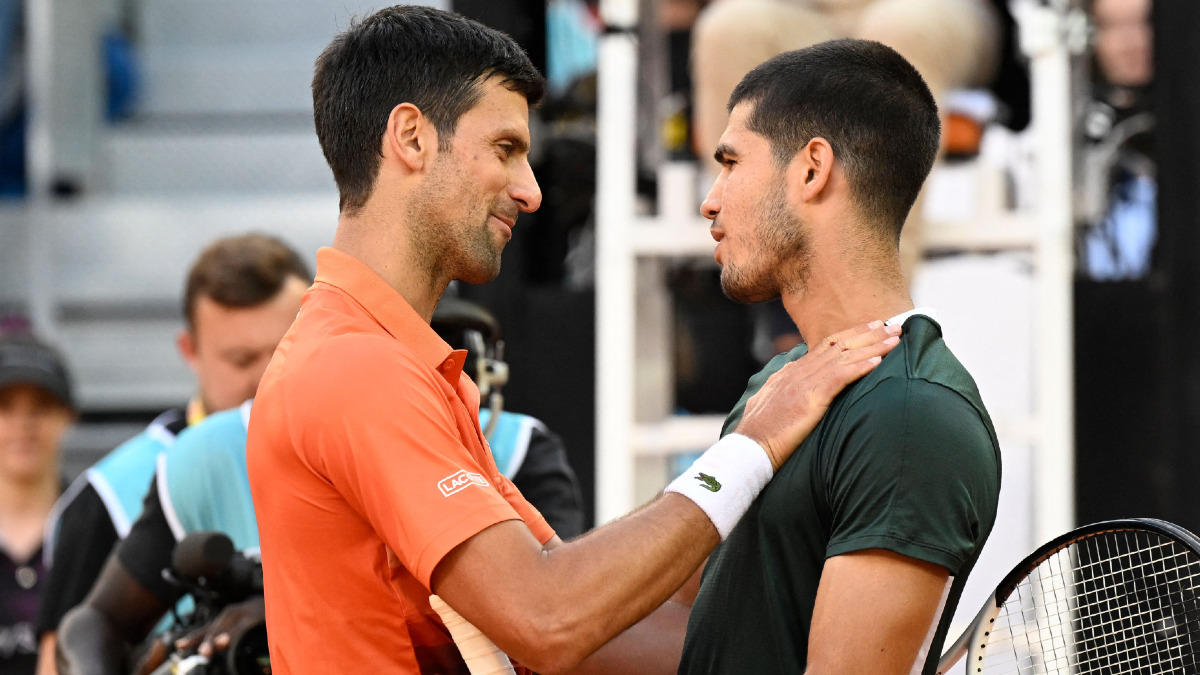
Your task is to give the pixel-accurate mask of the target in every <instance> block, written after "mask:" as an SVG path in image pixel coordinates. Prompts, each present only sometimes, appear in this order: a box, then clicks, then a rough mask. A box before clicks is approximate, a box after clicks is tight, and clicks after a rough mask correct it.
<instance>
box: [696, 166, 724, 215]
mask: <svg viewBox="0 0 1200 675" xmlns="http://www.w3.org/2000/svg"><path fill="white" fill-rule="evenodd" d="M721 188H722V185H721V178H720V177H718V178H717V179H716V180H715V181H713V186H712V187H711V188H709V190H708V195H707V196H706V197H705V198H704V202H703V203H702V204H700V215H702V216H704V217H705V218H708V219H709V220H716V219H717V214H719V213H721Z"/></svg>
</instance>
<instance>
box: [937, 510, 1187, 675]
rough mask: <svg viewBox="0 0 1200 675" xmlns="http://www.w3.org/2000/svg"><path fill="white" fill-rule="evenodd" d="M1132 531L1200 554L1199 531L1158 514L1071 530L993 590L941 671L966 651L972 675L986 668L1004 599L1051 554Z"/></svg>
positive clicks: (944, 659)
mask: <svg viewBox="0 0 1200 675" xmlns="http://www.w3.org/2000/svg"><path fill="white" fill-rule="evenodd" d="M1129 531H1137V532H1152V533H1155V534H1160V535H1164V536H1167V537H1170V538H1172V539H1174V540H1176V541H1178V542H1180V543H1181V544H1183V545H1185V546H1187V547H1189V548H1191V549H1192V551H1193V552H1194V553H1195V554H1196V555H1197V556H1200V538H1197V537H1196V535H1194V534H1192V533H1191V532H1189V531H1187V530H1185V529H1184V528H1182V527H1179V526H1178V525H1175V524H1174V523H1168V522H1167V521H1165V520H1158V519H1157V518H1124V519H1121V520H1106V521H1103V522H1099V523H1092V524H1091V525H1084V526H1083V527H1080V528H1076V529H1074V530H1071V531H1070V532H1068V533H1066V534H1063V535H1060V536H1058V537H1056V538H1055V539H1052V540H1051V541H1049V542H1047V543H1046V544H1044V545H1042V546H1041V547H1039V548H1038V549H1037V550H1036V551H1034V552H1033V553H1030V554H1029V555H1028V556H1027V557H1026V558H1025V559H1024V560H1022V561H1021V562H1020V564H1018V565H1017V566H1016V567H1014V568H1013V569H1012V571H1011V572H1009V573H1008V574H1007V575H1006V576H1005V577H1004V579H1003V580H1001V581H1000V583H999V585H997V586H996V591H995V592H994V593H992V597H991V598H989V599H988V601H987V602H986V603H984V605H983V608H982V609H980V610H979V614H977V615H975V618H974V619H972V620H971V625H970V626H968V627H967V629H966V630H965V631H963V634H962V635H960V636H959V638H958V639H957V640H955V641H954V644H952V645H951V646H950V648H949V649H947V650H946V651H945V652H944V653H943V654H942V658H941V659H939V660H938V667H937V674H938V675H945V673H947V672H948V671H949V670H950V669H951V668H953V667H954V665H955V664H956V663H958V660H959V659H961V658H962V657H963V655H964V654H965V655H966V656H967V672H968V675H969V674H970V673H982V672H983V658H984V656H985V655H986V654H987V644H988V639H989V638H990V637H991V629H992V626H993V625H994V624H995V622H996V618H997V617H998V616H1000V610H1001V609H1003V608H1004V603H1005V602H1007V601H1008V598H1009V596H1010V595H1012V592H1013V591H1014V590H1015V589H1016V588H1017V586H1018V585H1019V584H1020V583H1021V581H1022V580H1024V579H1025V577H1027V576H1029V574H1030V573H1032V572H1033V571H1034V570H1035V569H1037V567H1038V565H1041V564H1042V563H1043V562H1045V561H1046V560H1047V559H1048V558H1049V557H1050V556H1052V555H1054V554H1055V553H1058V552H1059V551H1061V550H1063V549H1065V548H1067V547H1068V546H1070V545H1072V544H1075V543H1077V542H1080V541H1083V540H1084V539H1088V538H1091V537H1094V536H1096V535H1098V534H1105V533H1108V532H1129ZM973 664H974V665H975V670H974V671H972V670H971V666H972V665H973Z"/></svg>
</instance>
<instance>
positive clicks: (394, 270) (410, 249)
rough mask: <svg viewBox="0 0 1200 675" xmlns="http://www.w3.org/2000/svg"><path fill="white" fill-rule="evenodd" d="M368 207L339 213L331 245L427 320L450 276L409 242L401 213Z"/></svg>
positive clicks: (444, 289) (431, 314)
mask: <svg viewBox="0 0 1200 675" xmlns="http://www.w3.org/2000/svg"><path fill="white" fill-rule="evenodd" d="M370 206H371V205H369V204H368V205H367V207H364V208H363V210H362V211H361V212H360V213H358V214H355V215H353V216H350V215H346V213H344V212H343V213H342V215H341V217H340V218H339V219H338V228H337V234H335V235H334V237H333V248H335V249H337V250H339V251H341V252H343V253H346V254H349V255H352V256H354V257H355V258H357V259H358V260H359V261H361V262H362V263H363V264H364V265H366V266H367V267H369V268H371V270H372V271H373V272H375V273H376V274H378V275H379V276H380V277H381V278H382V279H383V280H384V281H386V282H387V283H388V285H389V286H391V287H392V288H394V289H396V292H397V293H399V294H400V295H401V296H402V297H403V298H404V299H405V300H406V301H408V304H409V305H411V306H412V308H413V309H414V310H416V312H417V314H419V315H421V318H423V319H425V321H426V322H429V321H430V320H432V318H433V310H434V308H435V307H437V304H438V300H440V299H441V297H442V293H444V292H445V291H446V287H447V286H448V285H450V281H451V280H450V278H449V277H447V276H445V274H444V270H440V269H437V266H436V265H433V266H431V265H430V263H429V261H428V260H424V259H422V258H421V256H420V255H419V254H418V251H417V250H416V247H414V246H412V245H411V242H409V240H408V237H407V234H408V232H409V228H407V227H405V222H404V220H405V218H404V214H394V213H391V214H389V213H382V214H381V213H373V212H371V211H370V210H369V209H370ZM443 277H445V278H443Z"/></svg>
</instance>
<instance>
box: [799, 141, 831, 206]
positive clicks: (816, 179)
mask: <svg viewBox="0 0 1200 675" xmlns="http://www.w3.org/2000/svg"><path fill="white" fill-rule="evenodd" d="M833 163H834V157H833V146H832V145H830V144H829V141H827V140H825V139H824V138H821V137H819V136H818V137H816V138H814V139H812V140H811V141H809V142H808V144H807V145H805V146H804V147H803V148H801V149H800V152H798V153H796V157H795V158H793V159H792V166H791V167H789V173H791V174H792V175H791V176H789V179H790V180H789V182H791V183H792V184H793V185H794V186H796V187H798V188H799V194H800V200H801V201H804V202H811V201H814V200H816V199H818V198H820V197H821V196H822V193H823V192H824V191H825V188H826V187H827V186H828V185H829V178H830V176H832V175H833Z"/></svg>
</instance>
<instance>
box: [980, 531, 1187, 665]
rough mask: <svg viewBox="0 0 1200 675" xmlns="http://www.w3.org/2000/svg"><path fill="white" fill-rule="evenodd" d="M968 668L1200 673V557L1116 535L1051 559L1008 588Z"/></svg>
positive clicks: (1156, 539) (1152, 538) (1165, 543)
mask: <svg viewBox="0 0 1200 675" xmlns="http://www.w3.org/2000/svg"><path fill="white" fill-rule="evenodd" d="M986 640H987V647H986V649H985V650H984V652H983V658H982V660H977V661H976V662H974V663H968V664H967V669H968V670H967V672H968V673H986V674H991V675H1007V674H1010V673H1011V674H1021V675H1024V674H1026V673H1030V674H1033V673H1047V674H1048V673H1055V674H1058V673H1062V674H1064V675H1065V674H1067V673H1071V674H1091V673H1097V674H1100V673H1103V674H1106V675H1107V674H1117V673H1136V674H1139V675H1140V674H1142V673H1145V674H1152V673H1197V674H1200V665H1198V658H1200V654H1197V651H1200V650H1197V645H1200V557H1197V556H1196V555H1195V554H1194V553H1193V552H1192V551H1191V550H1190V549H1188V548H1186V547H1184V546H1181V545H1178V544H1176V543H1175V542H1174V541H1173V540H1171V539H1169V538H1168V537H1164V536H1160V535H1157V534H1153V533H1149V532H1132V531H1128V532H1109V533H1105V534H1104V535H1101V536H1097V537H1092V538H1089V539H1085V540H1083V541H1081V542H1077V543H1076V544H1072V545H1071V546H1068V547H1067V548H1065V549H1063V550H1061V551H1058V552H1057V553H1055V554H1054V555H1052V556H1050V557H1049V558H1047V559H1046V560H1045V561H1043V562H1042V563H1041V564H1040V565H1039V566H1038V567H1037V568H1036V569H1035V570H1034V571H1033V572H1032V573H1030V574H1029V575H1028V576H1027V577H1026V578H1025V579H1023V580H1022V581H1021V583H1020V584H1018V585H1017V587H1016V588H1015V589H1014V591H1013V592H1012V593H1011V594H1010V595H1009V598H1008V600H1007V601H1006V602H1005V604H1004V606H1003V608H1002V609H1001V611H1000V614H999V616H998V617H997V618H996V621H995V623H994V624H993V625H992V628H991V630H990V631H989V635H988V636H987V637H986Z"/></svg>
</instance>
